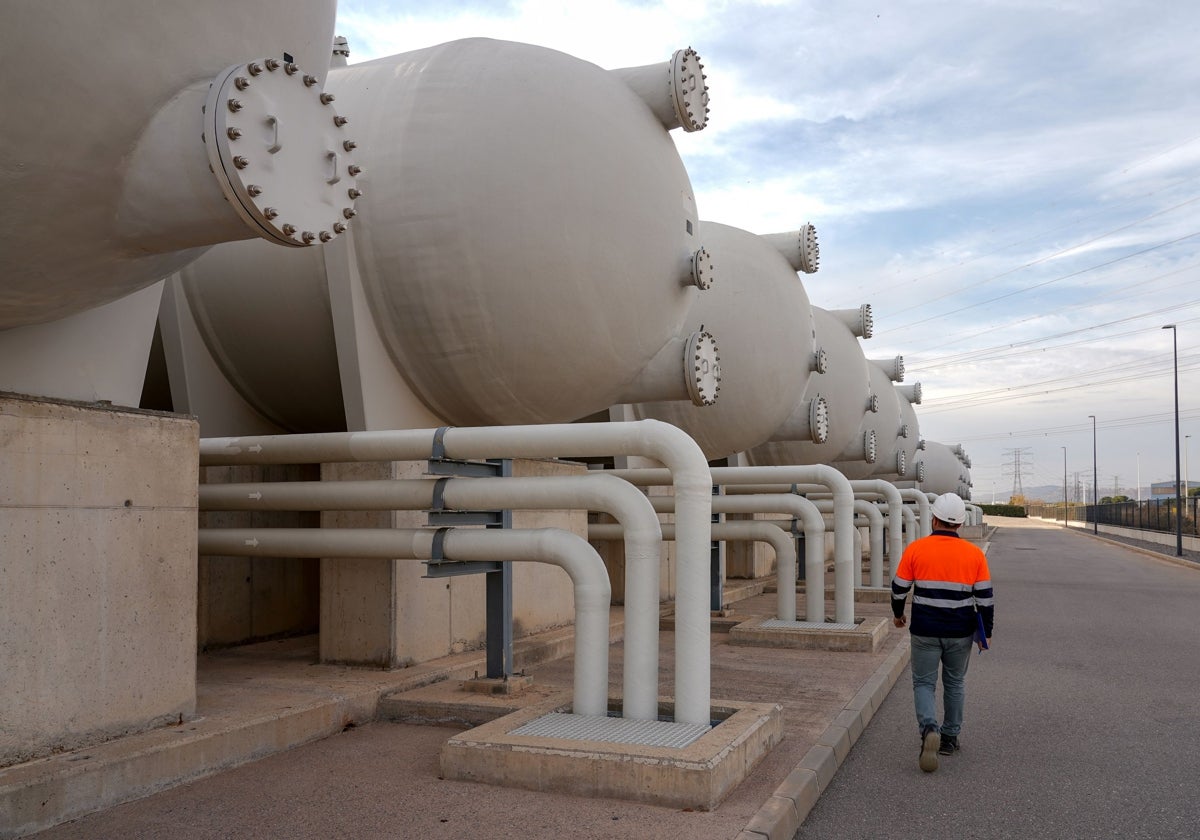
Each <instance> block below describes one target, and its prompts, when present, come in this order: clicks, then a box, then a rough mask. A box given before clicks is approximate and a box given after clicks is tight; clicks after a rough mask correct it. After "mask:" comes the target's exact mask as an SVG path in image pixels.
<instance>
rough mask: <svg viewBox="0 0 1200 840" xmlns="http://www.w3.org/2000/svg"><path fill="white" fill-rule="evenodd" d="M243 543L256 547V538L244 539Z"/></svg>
mask: <svg viewBox="0 0 1200 840" xmlns="http://www.w3.org/2000/svg"><path fill="white" fill-rule="evenodd" d="M245 543H246V545H248V546H250V547H251V548H258V540H245Z"/></svg>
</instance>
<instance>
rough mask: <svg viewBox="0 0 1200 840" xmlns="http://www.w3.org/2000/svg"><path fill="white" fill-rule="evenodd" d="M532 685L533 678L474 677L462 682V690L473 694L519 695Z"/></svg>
mask: <svg viewBox="0 0 1200 840" xmlns="http://www.w3.org/2000/svg"><path fill="white" fill-rule="evenodd" d="M531 685H533V677H531V676H528V675H526V674H513V675H512V676H511V677H474V678H472V679H469V680H463V682H462V690H463V691H468V692H472V693H474V694H520V693H521V692H522V691H524V690H525V689H527V688H529V687H530V686H531Z"/></svg>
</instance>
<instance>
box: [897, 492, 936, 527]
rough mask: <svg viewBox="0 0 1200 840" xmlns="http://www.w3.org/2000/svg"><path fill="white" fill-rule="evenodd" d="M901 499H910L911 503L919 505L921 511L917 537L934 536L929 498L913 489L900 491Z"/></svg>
mask: <svg viewBox="0 0 1200 840" xmlns="http://www.w3.org/2000/svg"><path fill="white" fill-rule="evenodd" d="M900 498H902V499H908V500H910V501H914V502H916V503H917V508H918V510H919V516H918V520H917V524H918V533H917V536H918V537H927V536H929V535H930V534H932V533H933V516H932V514H931V513H930V512H929V497H928V496H927V495H925V494H924V493H922V492H921V491H920V490H914V489H912V488H905V489H902V490H900Z"/></svg>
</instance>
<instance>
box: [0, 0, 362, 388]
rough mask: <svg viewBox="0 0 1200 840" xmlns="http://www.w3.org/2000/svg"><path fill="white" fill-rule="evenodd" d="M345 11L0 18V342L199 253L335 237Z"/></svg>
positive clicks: (256, 6) (145, 7)
mask: <svg viewBox="0 0 1200 840" xmlns="http://www.w3.org/2000/svg"><path fill="white" fill-rule="evenodd" d="M335 11H336V2H335V0H238V2H233V0H208V2H203V3H198V2H183V1H182V0H175V2H161V3H153V4H147V3H144V2H138V0H103V2H98V1H97V0H55V1H54V2H43V1H42V0H12V2H8V3H5V4H4V7H3V12H2V14H3V18H4V25H5V29H6V31H7V32H8V33H9V35H10V37H8V38H6V39H5V45H4V49H3V50H2V51H0V78H3V79H4V84H5V86H6V87H7V88H8V89H9V90H10V91H16V92H17V99H16V100H15V101H16V102H17V103H19V105H17V106H14V109H12V110H11V111H10V113H8V114H7V115H6V118H5V121H4V130H3V132H0V160H3V165H0V278H2V279H0V330H5V329H7V328H11V327H16V326H21V325H28V324H38V323H43V322H47V321H51V320H56V319H59V318H62V317H64V316H67V315H71V314H74V313H78V312H83V311H85V310H88V309H91V308H93V307H96V306H98V305H100V304H104V303H108V302H110V301H114V300H116V299H118V298H122V297H124V296H126V295H128V294H130V293H132V292H134V291H137V290H139V289H142V288H144V287H146V286H148V285H150V284H152V283H154V282H156V281H158V280H160V279H162V278H163V277H164V276H165V275H167V274H169V273H171V272H172V271H174V270H176V269H178V268H179V267H180V266H182V265H184V264H186V263H187V262H188V261H189V260H191V259H192V258H194V257H195V256H196V254H197V253H198V250H196V249H198V248H200V247H203V246H205V245H209V244H212V243H215V242H223V241H229V240H234V239H242V238H248V237H254V236H262V237H264V238H272V237H274V239H275V241H280V240H281V239H286V240H288V241H287V242H285V243H283V244H290V245H295V246H298V247H299V246H301V245H303V244H304V243H303V242H302V241H301V239H300V235H301V234H302V232H303V231H302V230H301V229H300V228H299V225H301V224H302V225H303V226H304V229H308V228H310V227H311V228H312V229H313V230H317V227H316V226H315V225H314V223H320V224H325V225H326V227H327V228H329V227H331V226H332V224H334V223H335V222H336V221H338V219H339V218H340V213H341V209H342V204H341V203H339V201H340V198H341V197H340V196H337V195H335V193H337V189H335V188H334V187H332V186H330V185H329V184H327V183H326V179H327V178H328V171H329V170H328V160H327V159H326V158H325V156H324V155H325V152H326V150H327V148H328V147H332V145H333V143H334V142H335V141H337V142H340V141H339V140H338V137H339V135H340V133H341V130H342V129H341V127H339V126H335V125H334V124H333V122H332V120H333V118H334V116H335V115H337V113H338V112H337V111H336V110H335V109H334V107H333V106H332V104H331V103H326V102H323V101H321V99H320V94H321V86H322V83H323V80H324V76H325V72H326V69H327V67H328V65H329V51H330V44H331V42H332V38H333V25H334V15H335ZM288 59H290V61H288ZM268 60H270V61H272V62H274V64H275V66H276V69H275V70H270V69H268V68H267V67H266V62H267V61H268ZM251 65H254V66H253V67H252V66H251ZM288 65H291V66H294V67H296V68H299V69H298V72H293V73H290V74H289V73H288V72H286V69H285V68H286V66H288ZM256 69H257V71H258V73H256V72H255V70H256ZM258 74H261V75H258ZM305 76H309V77H311V80H312V81H311V83H306V81H305ZM239 80H240V81H239ZM210 83H211V84H212V87H210ZM231 100H236V108H237V110H234V108H235V105H233V104H231ZM270 119H274V120H275V121H274V122H272V123H269V122H268V120H270ZM234 134H237V138H236V139H234V137H233V135H234ZM280 143H282V146H283V148H282V149H277V150H276V151H274V152H268V151H267V149H268V148H269V147H270V146H272V145H273V144H275V145H278V144H280ZM235 158H240V160H237V161H236V162H235ZM210 166H211V167H212V171H210V169H209V167H210ZM344 186H345V184H343V185H342V187H344ZM345 206H351V202H349V201H348V200H347V201H346V202H345ZM268 207H273V208H275V209H276V212H277V221H272V220H270V219H268V218H267V216H268V215H270V214H269V213H266V212H265V211H266V208H268ZM289 220H290V221H289ZM285 222H287V223H289V224H290V223H291V222H295V223H296V225H297V231H296V235H295V237H291V236H287V237H285V236H283V234H282V225H283V224H284V223H285ZM331 236H332V233H331ZM314 241H317V240H316V234H315V233H314ZM0 384H2V383H0Z"/></svg>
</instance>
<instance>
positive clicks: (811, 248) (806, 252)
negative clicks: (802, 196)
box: [800, 222, 821, 274]
mask: <svg viewBox="0 0 1200 840" xmlns="http://www.w3.org/2000/svg"><path fill="white" fill-rule="evenodd" d="M820 267H821V248H820V246H819V245H818V244H817V229H816V228H815V227H813V225H812V223H811V222H805V223H804V225H803V226H802V227H801V228H800V270H801V271H803V272H804V273H805V274H816V273H817V269H819V268H820Z"/></svg>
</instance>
